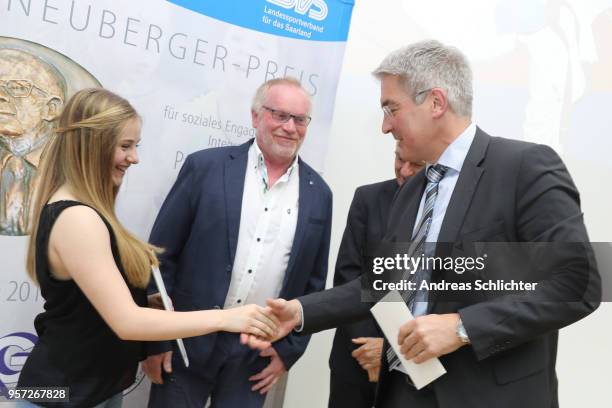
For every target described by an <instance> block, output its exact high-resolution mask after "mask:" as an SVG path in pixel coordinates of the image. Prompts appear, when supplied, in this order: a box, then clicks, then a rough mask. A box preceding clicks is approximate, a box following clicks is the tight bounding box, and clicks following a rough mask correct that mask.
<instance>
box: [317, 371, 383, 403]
mask: <svg viewBox="0 0 612 408" xmlns="http://www.w3.org/2000/svg"><path fill="white" fill-rule="evenodd" d="M364 372H365V371H364ZM329 380H330V381H329V404H328V407H329V408H372V407H373V406H374V397H375V396H376V383H371V382H369V381H368V380H367V377H364V378H351V380H346V376H345V375H342V373H337V372H335V371H332V372H331V375H330V379H329Z"/></svg>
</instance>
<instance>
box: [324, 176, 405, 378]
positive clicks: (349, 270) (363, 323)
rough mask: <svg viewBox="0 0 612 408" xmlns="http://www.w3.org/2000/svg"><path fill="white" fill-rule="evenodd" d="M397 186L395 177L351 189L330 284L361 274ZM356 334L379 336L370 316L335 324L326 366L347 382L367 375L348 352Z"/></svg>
mask: <svg viewBox="0 0 612 408" xmlns="http://www.w3.org/2000/svg"><path fill="white" fill-rule="evenodd" d="M397 189H398V184H397V180H396V179H391V180H387V181H382V182H379V183H374V184H369V185H366V186H361V187H359V188H357V190H355V196H354V197H353V201H352V202H351V207H350V209H349V213H348V218H347V221H346V228H345V229H344V235H343V236H342V242H341V244H340V249H339V250H338V259H337V261H336V272H335V274H334V286H338V285H342V284H343V283H346V282H349V281H351V280H353V279H355V278H357V277H358V276H360V275H361V273H362V264H363V255H364V252H365V251H366V250H367V247H368V246H369V245H377V244H379V243H380V242H381V241H382V238H383V235H384V232H385V227H386V226H387V217H388V216H389V210H390V209H391V202H392V201H393V196H394V195H395V193H396V191H397ZM356 337H382V333H381V332H380V330H379V329H378V326H377V325H376V323H375V321H374V319H373V318H371V317H368V318H366V319H363V320H360V321H358V322H355V323H349V324H345V325H342V326H339V327H338V329H337V330H336V334H335V336H334V343H333V346H332V351H331V354H330V356H329V367H330V368H331V370H332V374H334V375H339V376H342V379H343V380H345V381H349V382H351V381H352V382H357V381H365V382H367V381H368V375H367V372H366V371H365V370H363V369H362V368H361V366H360V365H359V363H358V362H357V360H355V359H354V358H353V357H352V356H351V353H352V352H353V350H355V349H356V348H357V347H358V346H357V345H355V344H353V342H352V341H351V339H353V338H356Z"/></svg>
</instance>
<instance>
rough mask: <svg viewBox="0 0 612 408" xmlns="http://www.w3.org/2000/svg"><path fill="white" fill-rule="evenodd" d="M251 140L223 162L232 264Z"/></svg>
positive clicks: (236, 243) (232, 152)
mask: <svg viewBox="0 0 612 408" xmlns="http://www.w3.org/2000/svg"><path fill="white" fill-rule="evenodd" d="M253 140H254V139H251V140H250V141H248V142H247V143H244V144H242V145H240V146H238V148H237V149H236V150H232V151H231V152H230V154H229V156H228V158H227V159H226V161H225V169H224V173H223V179H224V180H223V181H224V184H225V208H226V220H227V237H228V245H229V254H230V261H231V263H232V264H233V263H234V257H235V256H236V247H237V246H238V232H239V230H240V212H241V210H242V194H243V192H244V180H245V177H246V166H247V162H248V158H249V157H248V152H249V148H250V147H251V144H252V143H253ZM230 273H231V271H230Z"/></svg>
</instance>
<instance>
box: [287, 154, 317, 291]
mask: <svg viewBox="0 0 612 408" xmlns="http://www.w3.org/2000/svg"><path fill="white" fill-rule="evenodd" d="M298 163H299V167H298V168H299V175H300V192H299V195H300V196H299V199H298V219H297V225H296V226H295V235H294V236H293V245H292V246H291V255H290V256H289V263H288V264H287V271H286V272H285V278H284V280H283V287H282V289H281V293H283V291H284V289H285V288H286V287H287V285H288V282H289V278H290V276H291V275H292V274H293V270H294V269H295V262H296V259H297V257H298V255H299V254H300V251H301V249H302V243H303V241H304V235H305V234H306V228H307V227H308V219H309V218H310V213H311V212H312V206H313V200H312V199H313V194H314V188H313V187H314V184H313V183H314V181H313V180H312V175H311V171H310V170H307V169H306V166H304V164H303V163H302V159H300V158H299V157H298Z"/></svg>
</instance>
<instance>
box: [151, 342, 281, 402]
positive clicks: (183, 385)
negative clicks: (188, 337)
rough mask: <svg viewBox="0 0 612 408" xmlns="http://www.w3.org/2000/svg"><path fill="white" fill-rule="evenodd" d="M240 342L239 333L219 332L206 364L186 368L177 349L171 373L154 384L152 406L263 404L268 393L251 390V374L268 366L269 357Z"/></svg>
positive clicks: (152, 387)
mask: <svg viewBox="0 0 612 408" xmlns="http://www.w3.org/2000/svg"><path fill="white" fill-rule="evenodd" d="M258 353H259V352H257V351H253V350H250V349H249V348H248V347H245V346H244V345H241V344H240V341H239V337H238V335H237V334H232V333H219V334H218V337H217V341H216V344H215V350H213V353H212V357H211V358H210V359H209V361H207V362H206V364H205V367H191V366H190V368H185V366H184V365H183V362H182V360H181V357H180V354H179V353H178V351H177V350H175V351H174V352H173V353H172V373H169V374H168V373H164V376H163V380H164V383H163V384H162V385H157V384H151V392H150V394H149V408H168V407H172V408H175V407H176V408H203V407H204V404H206V401H207V400H208V398H209V397H210V399H211V408H261V407H262V406H263V403H264V401H265V395H261V394H260V393H259V392H253V391H251V387H252V386H253V385H255V384H256V382H253V381H249V377H250V376H252V375H255V374H257V373H259V372H260V371H261V370H262V369H263V368H265V367H266V366H267V365H268V364H269V361H270V359H269V358H262V357H259V356H258Z"/></svg>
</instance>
